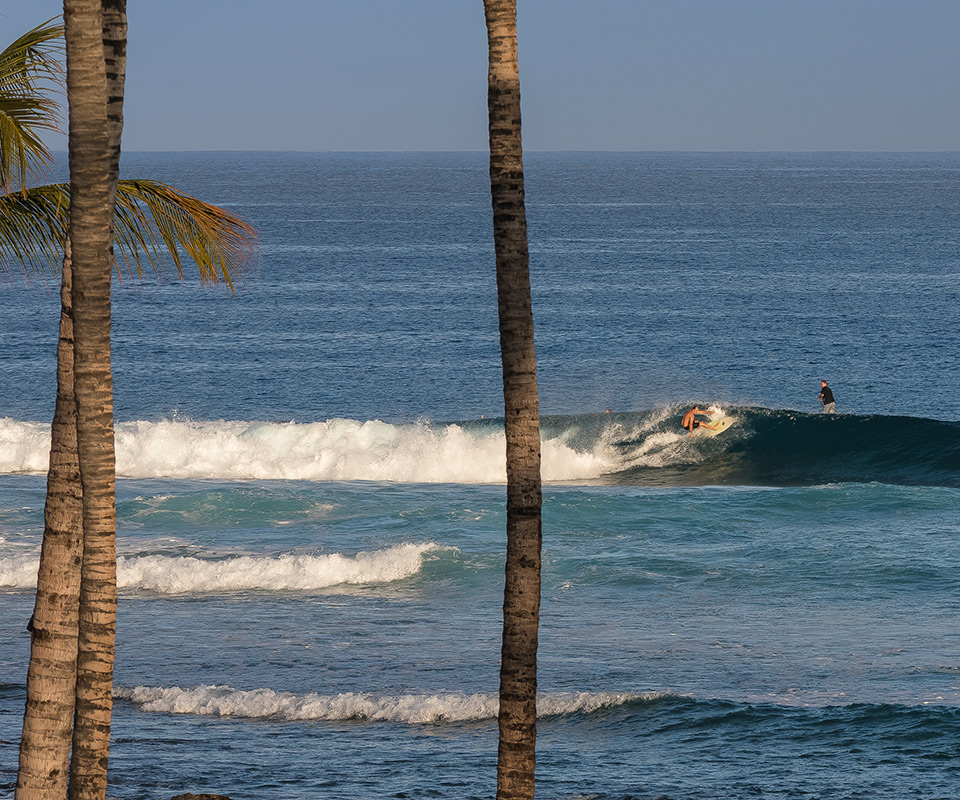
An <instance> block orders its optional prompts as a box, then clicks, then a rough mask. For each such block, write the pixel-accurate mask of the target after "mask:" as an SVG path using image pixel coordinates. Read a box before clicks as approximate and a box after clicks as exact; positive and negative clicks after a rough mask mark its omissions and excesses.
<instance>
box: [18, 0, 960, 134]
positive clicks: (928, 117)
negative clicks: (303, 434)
mask: <svg viewBox="0 0 960 800" xmlns="http://www.w3.org/2000/svg"><path fill="white" fill-rule="evenodd" d="M518 5H519V12H518V15H519V20H518V27H519V38H520V81H521V91H522V102H523V115H524V117H523V124H524V146H525V148H526V149H529V150H955V149H960V143H958V142H960V102H958V98H960V47H958V46H957V44H956V39H957V33H958V31H960V2H958V0H589V2H587V0H519V2H518ZM61 9H62V3H61V2H60V0H29V2H24V0H0V35H2V37H3V40H4V41H10V40H12V39H13V38H15V37H16V36H17V35H19V34H20V33H22V32H23V31H25V30H27V29H29V28H31V27H33V26H34V25H36V24H39V23H40V22H43V21H44V20H46V19H47V18H49V17H51V16H54V15H57V14H59V13H60V11H61ZM128 17H129V23H130V32H129V51H128V72H127V75H128V77H127V89H126V106H125V129H124V149H125V150H217V149H224V150H482V149H484V148H485V147H486V38H485V37H486V33H485V30H484V24H483V6H482V2H481V0H348V2H342V0H338V1H337V2H327V0H269V1H268V0H128ZM64 142H65V140H62V139H61V141H52V142H51V144H53V146H54V147H55V148H57V149H62V148H63V147H64V146H65V144H64Z"/></svg>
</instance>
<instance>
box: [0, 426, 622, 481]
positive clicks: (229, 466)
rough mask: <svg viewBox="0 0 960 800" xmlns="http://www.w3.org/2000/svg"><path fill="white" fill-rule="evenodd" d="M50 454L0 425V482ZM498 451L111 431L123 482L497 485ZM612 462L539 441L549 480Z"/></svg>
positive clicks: (455, 433)
mask: <svg viewBox="0 0 960 800" xmlns="http://www.w3.org/2000/svg"><path fill="white" fill-rule="evenodd" d="M49 448H50V435H49V425H42V424H41V423H36V422H19V421H16V420H12V419H9V418H7V419H0V474H2V473H15V472H30V473H42V472H44V471H45V470H46V469H47V461H48V452H49ZM505 452H506V445H505V440H504V435H503V432H502V431H490V430H485V431H482V432H477V433H473V432H469V431H466V430H464V428H463V427H462V426H460V425H455V424H450V425H433V426H431V425H427V424H409V425H392V424H389V423H386V422H381V421H379V420H371V421H367V422H361V421H358V420H351V419H332V420H328V421H326V422H315V423H295V422H288V423H266V422H225V421H222V420H221V421H218V422H195V421H190V420H187V421H184V420H163V421H160V422H144V421H140V422H126V423H121V424H118V425H117V427H116V454H117V475H118V476H119V477H126V478H161V477H177V478H200V479H203V478H212V479H223V480H251V479H268V480H269V479H295V480H315V481H326V480H342V481H356V480H370V481H395V482H402V483H503V482H505V481H506V467H505ZM617 463H618V458H617V456H616V455H615V454H614V453H613V452H612V450H611V449H610V448H609V447H608V446H607V445H606V444H605V443H604V442H601V443H599V444H598V445H597V446H596V447H595V448H594V450H592V451H590V452H580V451H577V450H576V449H574V448H573V447H572V446H570V445H569V444H567V443H566V442H564V441H563V439H562V438H556V439H548V440H545V441H544V442H543V477H544V480H547V481H564V480H576V479H585V478H594V477H598V476H600V475H602V474H604V473H606V472H610V471H613V470H615V469H616V468H617Z"/></svg>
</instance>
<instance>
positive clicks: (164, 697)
mask: <svg viewBox="0 0 960 800" xmlns="http://www.w3.org/2000/svg"><path fill="white" fill-rule="evenodd" d="M114 695H115V696H116V697H118V698H121V699H124V700H129V701H131V702H133V703H135V704H136V705H138V706H140V709H141V710H142V711H148V712H159V713H166V714H194V715H198V716H215V717H244V718H248V719H264V718H269V719H279V720H328V721H336V720H347V719H364V720H370V721H374V722H403V723H408V724H412V725H422V724H431V723H440V722H472V721H477V720H486V719H495V718H496V716H497V709H498V706H499V700H498V697H497V695H495V694H463V693H459V692H456V693H450V694H423V695H417V694H405V695H396V696H390V695H377V694H371V693H367V692H346V693H343V694H338V695H320V694H314V693H309V694H294V693H292V692H276V691H273V690H272V689H254V690H251V691H241V690H238V689H233V688H231V687H230V686H198V687H195V688H189V689H184V688H180V687H176V686H174V687H167V688H164V687H157V688H154V687H147V686H138V687H135V688H131V689H123V688H118V689H116V690H115V691H114ZM665 696H669V695H663V694H658V693H650V694H635V693H629V692H557V693H548V694H541V695H540V696H539V698H538V700H537V715H538V716H540V717H546V716H557V715H566V714H589V713H592V712H594V711H598V710H600V709H603V708H613V707H616V706H621V705H625V704H628V703H633V702H637V701H650V700H656V699H659V698H661V697H665Z"/></svg>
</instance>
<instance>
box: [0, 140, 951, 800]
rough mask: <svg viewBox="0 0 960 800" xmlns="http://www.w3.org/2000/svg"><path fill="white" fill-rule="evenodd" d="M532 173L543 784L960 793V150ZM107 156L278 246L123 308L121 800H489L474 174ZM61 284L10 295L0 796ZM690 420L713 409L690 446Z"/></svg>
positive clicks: (813, 795)
mask: <svg viewBox="0 0 960 800" xmlns="http://www.w3.org/2000/svg"><path fill="white" fill-rule="evenodd" d="M525 166H526V190H527V213H528V221H529V237H530V251H531V276H532V283H533V296H534V317H535V325H536V336H537V355H538V364H539V385H540V399H541V415H542V436H543V445H544V447H543V459H544V460H543V476H544V480H545V484H544V507H543V524H544V544H543V606H542V618H541V635H540V673H539V712H540V721H539V726H538V727H539V732H538V742H537V750H538V766H537V778H538V789H537V794H538V797H539V798H544V799H545V800H652V799H653V798H657V799H658V800H721V799H722V800H757V799H759V800H827V798H829V799H830V800H904V799H905V798H911V799H912V800H955V798H957V797H960V625H958V620H960V522H958V519H960V518H958V513H957V512H958V506H960V421H958V420H960V357H958V354H960V325H958V314H957V310H958V308H960V226H958V225H957V220H958V219H960V153H719V154H718V153H580V152H570V153H528V154H527V155H526V158H525ZM122 170H123V176H124V177H130V178H133V177H151V178H156V179H160V180H165V181H168V182H170V183H172V184H174V185H175V186H177V187H178V188H181V189H183V190H185V191H188V192H191V193H193V194H195V195H197V196H199V197H201V198H202V199H204V200H207V201H210V202H213V203H217V204H220V205H223V206H225V207H228V208H229V209H231V210H232V211H234V212H236V213H238V214H240V215H241V216H242V217H244V218H245V219H246V220H248V221H249V222H251V223H252V224H253V225H254V226H256V227H257V228H258V229H259V231H260V237H261V238H260V247H259V253H258V257H257V259H256V260H255V261H254V262H253V263H251V264H250V265H249V266H248V267H247V268H246V269H245V270H244V271H243V272H242V274H239V275H237V276H236V292H235V293H231V292H230V291H229V289H227V288H224V287H211V286H202V285H201V284H200V283H199V280H198V279H197V278H196V277H195V276H193V275H190V274H187V275H185V276H184V278H183V279H180V278H178V277H177V276H176V275H175V274H174V273H171V272H165V273H164V274H161V275H159V276H156V275H154V274H148V275H145V276H143V278H142V279H140V278H137V277H136V276H131V275H124V277H123V279H122V281H121V282H118V285H117V287H116V289H115V303H114V376H115V392H116V404H115V408H116V420H117V471H118V476H119V479H118V487H117V495H118V496H117V514H118V523H117V525H118V549H119V564H118V582H119V590H120V601H119V611H118V632H117V662H116V673H115V705H114V714H113V738H112V748H111V759H110V777H109V788H108V797H110V798H116V799H117V800H163V798H169V797H171V796H173V795H176V794H178V793H181V792H211V793H219V794H225V795H228V796H230V797H231V798H234V800H243V798H257V800H308V799H309V800H313V799H314V798H344V799H345V800H350V799H353V798H356V799H357V800H367V799H369V798H383V797H391V798H444V799H446V798H449V799H450V800H471V799H472V798H478V799H480V798H483V799H487V798H492V797H493V796H494V794H495V788H496V746H497V726H496V709H497V697H496V692H497V686H498V679H499V672H498V670H499V664H498V661H499V647H500V624H501V619H500V606H501V602H502V583H503V578H502V572H503V559H504V549H505V541H504V540H505V533H504V529H505V508H504V506H505V490H504V485H503V482H504V474H505V471H504V464H503V460H504V442H503V422H502V394H501V387H500V361H499V352H498V331H497V318H496V287H495V280H494V267H493V243H492V232H491V223H490V203H489V185H488V177H487V171H486V155H485V154H484V153H246V152H245V153H207V152H204V153H129V154H126V155H125V156H124V161H123V167H122ZM61 175H62V173H61ZM56 288H57V282H56V279H55V277H42V276H41V277H36V276H35V277H34V278H32V279H31V280H30V281H25V280H24V279H22V278H20V279H15V278H12V277H11V276H2V282H0V798H12V797H13V788H14V784H15V780H16V766H17V742H18V740H19V731H20V725H21V722H22V713H23V703H24V697H25V676H26V665H27V658H28V649H29V638H28V634H27V633H26V630H25V625H26V622H27V620H28V618H29V616H30V613H31V610H32V606H33V591H34V588H35V580H36V564H37V559H38V554H39V547H40V537H41V534H42V529H43V502H44V490H45V470H46V461H47V452H46V451H47V448H48V445H49V425H50V420H51V418H52V414H53V400H54V390H55V386H54V379H55V374H54V357H55V347H56V325H57V314H58V308H59V306H58V297H57V292H56ZM821 378H823V379H826V380H827V381H828V382H829V384H830V386H831V387H832V389H833V391H834V394H835V395H836V401H837V411H838V413H837V414H836V415H823V414H820V413H818V412H819V403H818V401H817V395H818V394H819V391H820V384H819V381H820V379H821ZM694 403H697V404H699V405H700V406H701V407H710V408H714V409H717V410H722V411H723V412H724V413H725V414H727V415H728V416H730V417H731V418H732V419H733V423H734V424H733V426H732V427H731V428H730V429H729V430H728V431H725V432H724V433H722V434H721V435H719V436H717V437H714V438H707V437H701V436H694V437H690V436H688V435H686V433H685V432H684V431H682V430H681V429H680V427H679V418H680V416H681V414H682V413H683V411H685V410H686V409H687V408H689V407H690V406H692V405H693V404H694Z"/></svg>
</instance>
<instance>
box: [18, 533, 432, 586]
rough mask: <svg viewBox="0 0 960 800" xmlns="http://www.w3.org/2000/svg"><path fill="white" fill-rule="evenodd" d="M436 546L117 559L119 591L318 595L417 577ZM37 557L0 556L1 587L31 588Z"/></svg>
mask: <svg viewBox="0 0 960 800" xmlns="http://www.w3.org/2000/svg"><path fill="white" fill-rule="evenodd" d="M444 549H448V548H444V547H441V546H440V545H437V544H434V543H427V544H401V545H397V546H395V547H390V548H387V549H385V550H377V551H373V552H369V553H367V552H361V553H357V555H356V556H353V557H350V556H344V555H341V554H339V553H331V554H329V555H319V556H308V555H282V556H278V557H276V558H259V557H253V556H237V557H232V558H225V559H219V560H211V559H202V558H194V557H186V556H182V557H170V556H160V555H150V556H139V557H120V558H118V559H117V588H118V589H120V590H123V591H152V592H161V593H163V594H206V593H217V592H237V591H248V590H264V591H307V592H309V591H317V590H321V589H327V588H329V587H332V586H340V585H368V584H383V583H391V582H393V581H399V580H404V579H405V578H410V577H412V576H414V575H416V574H417V573H418V572H419V571H420V569H421V568H422V566H423V557H424V555H425V554H426V553H429V552H432V551H437V550H444ZM37 559H38V556H37V555H35V554H34V555H31V556H25V555H18V556H15V557H11V558H0V587H5V588H7V587H12V588H15V589H31V588H33V587H35V586H36V583H37Z"/></svg>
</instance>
